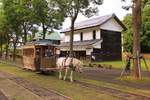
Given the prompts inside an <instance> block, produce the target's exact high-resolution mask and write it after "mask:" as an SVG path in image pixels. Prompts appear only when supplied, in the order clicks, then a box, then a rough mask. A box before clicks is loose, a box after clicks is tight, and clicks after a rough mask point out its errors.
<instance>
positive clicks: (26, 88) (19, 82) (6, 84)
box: [0, 72, 70, 100]
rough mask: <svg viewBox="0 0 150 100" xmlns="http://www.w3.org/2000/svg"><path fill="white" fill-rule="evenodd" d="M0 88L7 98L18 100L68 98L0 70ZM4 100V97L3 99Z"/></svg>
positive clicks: (59, 99)
mask: <svg viewBox="0 0 150 100" xmlns="http://www.w3.org/2000/svg"><path fill="white" fill-rule="evenodd" d="M0 78H1V80H0V89H1V90H3V92H4V93H5V95H6V96H7V97H8V98H9V99H11V100H12V99H14V98H17V99H19V100H20V98H21V100H69V99H70V98H68V97H65V96H63V95H61V94H59V93H56V92H54V91H50V90H47V89H45V88H42V87H40V86H38V85H36V84H33V83H31V82H29V81H26V80H23V79H21V78H19V77H16V76H15V75H13V74H9V73H6V72H0ZM0 100H3V99H0ZM4 100H5V99H4Z"/></svg>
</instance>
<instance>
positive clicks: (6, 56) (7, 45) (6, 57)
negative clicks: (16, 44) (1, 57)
mask: <svg viewBox="0 0 150 100" xmlns="http://www.w3.org/2000/svg"><path fill="white" fill-rule="evenodd" d="M8 47H9V43H7V44H6V51H5V52H6V54H5V60H7V59H8Z"/></svg>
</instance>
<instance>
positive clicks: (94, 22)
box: [61, 14, 126, 33]
mask: <svg viewBox="0 0 150 100" xmlns="http://www.w3.org/2000/svg"><path fill="white" fill-rule="evenodd" d="M112 18H114V19H115V20H116V21H117V22H118V23H119V24H120V25H121V26H122V28H123V29H126V27H125V26H124V24H123V23H122V22H121V21H120V20H119V18H118V17H117V16H116V15H115V14H110V15H105V16H100V17H95V18H90V19H88V20H85V21H81V22H77V23H75V30H80V29H84V28H89V27H94V26H101V25H103V24H104V23H106V22H107V21H108V20H110V19H112ZM69 31H70V28H66V29H64V30H62V32H61V33H64V32H69Z"/></svg>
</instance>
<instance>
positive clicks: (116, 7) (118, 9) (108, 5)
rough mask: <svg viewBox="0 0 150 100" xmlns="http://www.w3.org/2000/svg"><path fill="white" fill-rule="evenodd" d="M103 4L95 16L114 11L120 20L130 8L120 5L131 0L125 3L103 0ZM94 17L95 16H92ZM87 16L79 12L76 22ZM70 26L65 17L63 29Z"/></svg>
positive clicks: (115, 0) (128, 1) (117, 0)
mask: <svg viewBox="0 0 150 100" xmlns="http://www.w3.org/2000/svg"><path fill="white" fill-rule="evenodd" d="M103 1H104V2H103V4H102V5H100V6H99V13H98V15H96V16H102V15H107V14H112V13H115V14H116V15H117V17H118V18H119V19H120V20H122V19H123V17H124V16H125V15H126V14H127V13H131V10H129V11H126V10H124V9H122V6H125V5H129V4H130V1H131V0H127V2H126V3H124V2H121V0H103ZM93 17H95V16H93ZM86 19H87V18H86V17H84V16H83V15H81V14H79V16H78V18H77V20H76V22H79V21H82V20H86ZM69 26H70V19H66V20H65V22H64V23H63V29H64V28H67V27H69Z"/></svg>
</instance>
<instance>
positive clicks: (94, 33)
mask: <svg viewBox="0 0 150 100" xmlns="http://www.w3.org/2000/svg"><path fill="white" fill-rule="evenodd" d="M95 39H96V31H95V30H93V40H95Z"/></svg>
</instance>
